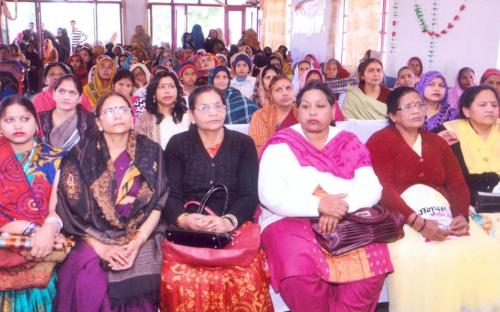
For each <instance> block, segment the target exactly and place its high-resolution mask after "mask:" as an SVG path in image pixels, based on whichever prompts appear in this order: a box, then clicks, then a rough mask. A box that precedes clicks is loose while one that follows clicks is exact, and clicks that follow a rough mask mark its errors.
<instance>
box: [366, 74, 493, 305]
mask: <svg viewBox="0 0 500 312" xmlns="http://www.w3.org/2000/svg"><path fill="white" fill-rule="evenodd" d="M425 77H426V76H425V75H424V76H423V80H424V81H425V79H426V78H425ZM387 111H388V114H389V123H390V125H389V126H388V127H386V128H384V129H382V130H380V131H378V132H376V133H375V134H373V136H372V137H371V138H370V139H369V140H368V142H367V144H366V145H367V147H368V149H369V150H370V154H371V158H372V164H373V169H374V170H375V173H376V174H377V176H378V178H379V180H380V182H381V184H382V186H383V191H382V199H381V201H380V203H381V204H382V205H384V206H386V207H387V208H389V209H390V210H393V211H397V212H400V213H402V214H403V215H404V216H405V219H406V223H407V225H405V228H404V231H405V237H404V238H403V239H401V240H399V241H397V242H395V243H392V244H389V251H390V255H391V260H392V262H393V264H394V273H392V274H390V275H389V278H388V281H389V284H388V285H389V297H390V298H391V310H394V311H461V310H467V311H476V310H483V309H485V310H491V311H494V310H497V309H500V306H499V304H500V293H499V292H498V280H499V279H500V270H498V269H497V268H498V263H500V248H498V243H497V242H495V241H494V240H493V239H492V238H491V237H489V236H488V235H487V234H486V233H485V232H484V231H482V230H481V228H480V227H479V226H478V225H476V224H475V223H474V222H469V203H470V200H469V188H468V187H467V183H466V181H465V179H464V177H463V174H462V170H461V169H460V165H459V163H458V161H457V159H456V157H455V155H454V154H453V152H452V150H451V148H450V147H449V145H448V144H447V143H446V141H445V140H443V139H442V138H441V137H439V136H438V135H437V134H434V133H431V132H429V131H427V130H425V129H424V121H425V118H426V105H425V104H424V102H423V101H422V99H421V97H420V95H419V94H418V92H417V91H416V90H415V89H413V88H409V87H399V88H396V89H395V90H393V91H392V92H391V93H390V94H389V96H388V100H387Z"/></svg>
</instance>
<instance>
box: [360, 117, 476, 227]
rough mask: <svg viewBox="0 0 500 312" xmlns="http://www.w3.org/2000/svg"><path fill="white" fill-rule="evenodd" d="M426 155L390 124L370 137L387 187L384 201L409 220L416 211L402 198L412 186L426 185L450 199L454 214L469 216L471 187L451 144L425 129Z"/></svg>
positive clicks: (374, 160) (376, 164) (376, 165)
mask: <svg viewBox="0 0 500 312" xmlns="http://www.w3.org/2000/svg"><path fill="white" fill-rule="evenodd" d="M420 135H421V136H422V157H419V156H418V155H417V154H416V153H415V152H414V151H413V149H412V148H411V147H410V146H409V145H408V144H407V143H406V142H405V141H404V139H403V137H402V136H401V134H400V133H399V131H398V130H397V129H396V128H395V127H393V126H388V127H386V128H384V129H382V130H380V131H378V132H376V133H375V134H373V135H372V137H371V138H370V139H369V140H368V142H367V143H366V146H367V147H368V149H369V150H370V154H371V157H372V166H373V169H374V170H375V173H376V174H377V176H378V178H379V180H380V183H381V184H382V186H383V187H384V189H383V191H382V199H381V204H382V205H384V206H386V207H387V208H389V209H391V210H395V211H399V212H401V213H402V214H403V215H404V216H405V218H406V219H407V218H408V217H409V216H410V215H411V214H412V213H413V212H414V211H413V210H412V209H411V208H410V207H409V206H408V205H406V203H405V202H404V201H403V199H402V198H401V196H400V195H401V193H403V192H404V191H405V190H406V189H407V188H408V187H410V186H412V185H414V184H425V185H428V186H430V187H433V188H435V189H436V190H438V191H439V192H440V193H441V194H443V195H444V196H445V197H446V199H447V200H448V201H449V203H450V206H451V212H452V214H453V216H454V217H455V216H457V215H463V216H465V217H467V216H468V215H469V188H468V187H467V184H466V182H465V179H464V177H463V174H462V170H461V169H460V165H459V163H458V161H457V159H456V157H455V155H454V154H453V152H452V150H451V148H450V147H449V146H448V144H447V143H446V142H445V141H444V140H443V139H442V138H441V137H439V136H438V135H436V134H434V133H431V132H428V131H425V130H421V131H420Z"/></svg>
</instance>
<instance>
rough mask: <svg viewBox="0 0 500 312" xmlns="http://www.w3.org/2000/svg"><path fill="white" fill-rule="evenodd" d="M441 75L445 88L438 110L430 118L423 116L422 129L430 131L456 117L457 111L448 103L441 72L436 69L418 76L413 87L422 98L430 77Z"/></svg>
mask: <svg viewBox="0 0 500 312" xmlns="http://www.w3.org/2000/svg"><path fill="white" fill-rule="evenodd" d="M437 77H441V78H443V81H444V88H445V90H446V92H445V94H444V97H443V99H442V100H441V102H440V103H439V104H440V105H439V110H438V112H437V113H436V114H435V115H434V116H432V117H431V118H427V117H426V118H425V122H424V129H425V130H428V131H432V130H434V129H435V128H437V127H439V126H441V125H442V124H443V123H444V122H446V121H449V120H454V119H456V118H457V117H458V114H457V111H456V110H455V109H454V108H453V107H451V106H450V104H449V103H448V85H447V83H446V79H445V78H444V76H443V74H442V73H440V72H438V71H429V72H426V73H425V74H423V75H422V76H420V80H419V82H418V83H417V86H416V87H415V88H416V89H417V91H418V93H419V94H420V97H421V98H422V99H424V91H425V88H426V87H427V86H428V85H429V84H430V83H431V81H432V79H434V78H437Z"/></svg>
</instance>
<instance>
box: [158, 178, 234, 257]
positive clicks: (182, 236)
mask: <svg viewBox="0 0 500 312" xmlns="http://www.w3.org/2000/svg"><path fill="white" fill-rule="evenodd" d="M217 191H224V192H225V194H226V199H225V202H224V208H223V209H222V215H224V214H225V213H226V210H227V204H228V201H229V192H228V190H227V187H226V186H225V185H224V184H219V185H215V186H213V187H211V188H210V189H209V190H208V191H207V193H206V194H205V196H203V198H202V200H201V203H199V204H198V202H196V201H188V202H186V203H185V204H184V208H185V209H188V207H189V206H190V205H193V204H195V205H196V204H198V207H197V209H196V213H198V214H202V213H203V212H204V211H206V212H207V213H208V214H210V215H216V214H215V213H214V212H213V211H212V210H211V209H210V208H208V207H207V206H206V205H207V202H208V200H209V199H210V197H212V195H213V194H214V193H215V192H217ZM165 238H166V240H168V241H169V242H171V243H174V244H178V245H184V246H190V247H205V248H214V249H221V248H224V247H225V246H227V244H229V243H230V242H231V240H232V235H231V233H214V232H207V231H191V230H185V229H181V228H180V227H178V226H168V227H167V229H166V230H165Z"/></svg>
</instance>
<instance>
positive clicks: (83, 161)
mask: <svg viewBox="0 0 500 312" xmlns="http://www.w3.org/2000/svg"><path fill="white" fill-rule="evenodd" d="M126 151H127V153H128V154H129V157H130V159H131V166H132V167H134V166H135V168H136V169H137V170H138V171H139V174H140V178H141V179H142V183H141V184H140V187H139V190H138V192H137V194H136V195H135V196H134V197H135V200H134V202H133V203H132V205H131V206H132V207H130V210H129V212H128V214H127V215H125V216H123V215H120V214H119V212H118V209H117V208H118V207H116V206H117V205H116V202H117V197H118V196H119V192H118V190H117V188H118V187H119V186H118V185H117V181H116V180H117V178H116V175H115V167H114V163H113V161H112V160H111V157H110V154H109V151H108V147H107V145H106V140H105V139H104V135H103V134H102V133H100V134H99V135H97V136H94V137H88V138H87V139H86V140H84V141H82V142H80V143H79V144H78V145H77V146H76V147H75V148H73V149H72V150H71V152H70V153H69V154H68V155H67V156H66V157H64V159H63V161H62V164H61V180H60V183H59V189H58V204H57V208H56V211H57V213H58V214H59V216H60V217H61V218H62V220H63V222H64V230H65V231H66V232H67V233H69V234H72V235H76V236H80V237H81V236H86V235H88V236H91V237H93V238H95V239H97V240H99V241H101V242H102V243H105V244H119V245H122V244H126V243H128V242H129V241H130V240H131V239H132V238H133V237H134V236H135V235H136V233H137V230H138V228H139V227H140V225H141V224H142V223H144V221H145V220H146V219H147V217H148V216H149V215H150V213H151V212H152V211H153V210H154V209H162V208H164V207H165V205H166V200H167V196H168V187H167V178H166V175H165V168H164V163H163V153H162V149H161V147H160V146H159V145H158V144H156V143H154V142H153V141H151V140H149V139H148V138H147V137H145V136H143V135H140V134H135V132H134V131H130V136H129V140H128V144H127V148H126ZM135 168H134V171H135ZM159 232H160V230H159V228H157V231H156V232H155V233H154V234H153V235H151V238H150V239H149V240H148V241H147V242H146V243H145V244H144V245H143V246H142V247H141V249H140V250H139V254H138V255H137V258H136V259H146V260H145V261H135V262H134V265H133V266H132V268H130V269H128V270H125V271H109V272H108V296H109V298H110V300H111V301H112V303H116V302H122V303H123V302H126V301H127V300H129V299H131V298H132V299H133V298H136V297H139V296H143V295H146V294H150V295H152V296H154V294H156V293H157V292H158V291H159V286H160V269H161V259H162V257H161V248H160V244H161V235H160V233H159Z"/></svg>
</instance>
